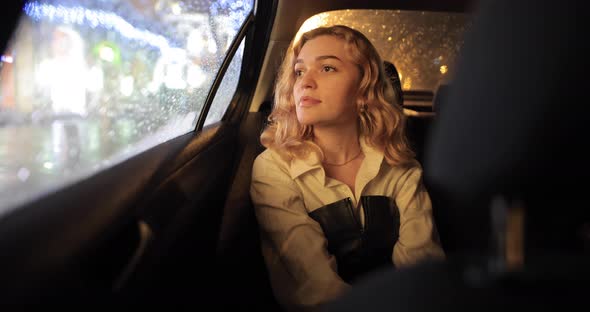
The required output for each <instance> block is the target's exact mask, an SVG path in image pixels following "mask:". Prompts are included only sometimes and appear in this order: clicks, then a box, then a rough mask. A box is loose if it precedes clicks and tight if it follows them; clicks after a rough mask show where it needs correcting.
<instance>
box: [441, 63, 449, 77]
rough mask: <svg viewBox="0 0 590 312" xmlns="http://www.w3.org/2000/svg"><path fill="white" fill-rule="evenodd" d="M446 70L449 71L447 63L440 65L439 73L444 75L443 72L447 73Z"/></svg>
mask: <svg viewBox="0 0 590 312" xmlns="http://www.w3.org/2000/svg"><path fill="white" fill-rule="evenodd" d="M447 71H449V68H448V67H447V65H442V66H441V67H440V73H441V74H443V75H444V74H446V73H447Z"/></svg>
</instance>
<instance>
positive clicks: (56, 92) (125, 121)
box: [0, 0, 253, 216]
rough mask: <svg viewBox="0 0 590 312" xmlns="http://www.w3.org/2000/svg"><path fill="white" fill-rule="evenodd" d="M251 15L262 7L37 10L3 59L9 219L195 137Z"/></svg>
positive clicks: (2, 136) (0, 125) (1, 135)
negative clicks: (21, 207)
mask: <svg viewBox="0 0 590 312" xmlns="http://www.w3.org/2000/svg"><path fill="white" fill-rule="evenodd" d="M252 8H253V0H250V1H247V0H239V1H225V0H221V1H212V0H193V1H188V0H187V1H169V0H157V1H138V0H133V1H126V0H118V1H117V0H113V1H86V0H61V1H30V2H28V3H26V4H25V6H24V8H23V15H22V17H21V20H20V22H19V25H18V27H17V29H16V31H15V33H14V34H13V38H12V40H11V41H10V42H9V43H8V45H7V49H6V50H5V51H4V52H3V53H2V55H1V59H0V216H2V215H3V213H6V212H8V209H9V208H10V207H11V206H15V205H17V204H19V203H21V202H24V201H27V200H31V199H34V198H35V197H37V196H40V195H42V194H44V193H47V192H51V191H53V190H55V189H58V188H60V187H63V186H64V185H66V184H69V183H73V182H76V181H78V180H79V179H81V178H83V177H85V176H88V175H91V174H93V173H95V172H97V171H100V170H103V169H105V168H107V167H110V166H112V165H114V164H116V163H119V162H121V161H123V160H125V159H127V158H129V157H132V156H134V155H136V154H138V153H140V152H142V151H144V150H146V149H149V148H151V147H153V146H155V145H158V144H160V143H162V142H165V141H167V140H170V139H172V138H175V137H177V136H180V135H183V134H186V133H188V132H190V131H193V130H194V128H195V124H196V120H197V119H198V117H199V114H200V112H201V109H202V106H203V103H204V101H205V98H206V96H207V94H208V92H209V89H210V88H211V85H212V83H213V80H214V78H215V75H216V73H217V72H218V70H219V68H220V66H221V63H222V61H223V59H224V58H225V54H226V53H227V51H228V49H229V47H230V45H231V43H232V42H233V40H234V38H235V37H236V35H237V33H238V31H239V29H240V27H241V25H242V24H243V23H244V21H245V19H246V17H247V15H248V14H249V13H250V11H251V10H252ZM240 51H241V50H240ZM240 53H241V52H240ZM239 61H240V63H241V59H240V60H239ZM238 75H239V69H238ZM234 90H235V89H234Z"/></svg>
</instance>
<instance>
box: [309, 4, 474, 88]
mask: <svg viewBox="0 0 590 312" xmlns="http://www.w3.org/2000/svg"><path fill="white" fill-rule="evenodd" d="M469 17H470V16H469V15H468V14H464V13H452V12H449V13H441V12H427V11H400V10H338V11H330V12H324V13H320V14H317V15H314V16H312V17H311V18H309V19H308V20H307V21H305V23H304V24H303V25H302V26H301V29H300V30H299V32H298V35H300V34H301V33H303V32H305V31H308V30H310V29H314V28H317V27H320V26H332V25H337V24H340V25H346V26H349V27H352V28H354V29H356V30H358V31H360V32H362V33H363V34H364V35H365V36H367V38H368V39H369V40H371V42H372V43H373V45H374V46H375V48H376V49H377V51H378V52H379V54H380V55H381V57H382V58H383V60H387V61H390V62H391V63H393V64H394V65H395V67H396V68H397V70H398V72H399V74H400V78H401V84H402V89H404V90H413V91H431V92H434V91H435V90H436V89H437V87H438V85H439V84H440V83H441V82H446V81H448V80H449V79H450V78H449V77H450V76H452V73H453V70H454V68H455V59H456V57H457V55H458V53H459V51H460V49H461V47H462V46H463V35H464V33H465V30H466V29H467V28H468V27H469V26H470V18H469Z"/></svg>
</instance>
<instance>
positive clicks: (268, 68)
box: [250, 0, 475, 112]
mask: <svg viewBox="0 0 590 312" xmlns="http://www.w3.org/2000/svg"><path fill="white" fill-rule="evenodd" d="M474 4H475V1H473V0H448V1H436V0H420V1H403V0H396V1H391V0H390V1H387V0H365V1H357V0H323V1H317V0H299V1H286V0H282V1H281V0H279V1H278V5H277V11H276V16H275V22H274V24H273V27H272V32H271V35H270V40H269V43H268V49H267V51H266V55H265V59H264V63H263V65H262V70H261V72H260V77H259V80H258V85H257V86H256V92H255V94H254V97H253V101H252V103H251V106H250V111H251V112H256V111H258V109H259V107H260V105H261V104H262V103H263V102H264V101H267V100H268V99H270V98H271V96H272V88H273V83H274V79H275V74H276V73H277V71H278V68H279V66H280V63H281V60H282V58H283V56H284V54H285V51H286V50H287V48H288V46H289V43H290V42H291V40H292V38H293V37H295V34H296V33H297V31H298V30H299V28H300V27H301V25H302V24H303V23H304V22H305V21H306V20H307V19H308V18H310V17H312V16H313V15H315V14H318V13H321V12H326V11H333V10H342V9H387V10H395V9H398V10H414V11H416V10H417V11H420V10H424V11H441V12H471V11H473V9H474V7H473V6H474Z"/></svg>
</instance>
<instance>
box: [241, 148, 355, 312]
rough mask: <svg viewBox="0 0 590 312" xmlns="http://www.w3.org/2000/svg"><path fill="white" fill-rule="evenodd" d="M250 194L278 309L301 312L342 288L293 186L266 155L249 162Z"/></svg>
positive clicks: (319, 234) (319, 233) (319, 231)
mask: <svg viewBox="0 0 590 312" xmlns="http://www.w3.org/2000/svg"><path fill="white" fill-rule="evenodd" d="M250 194H251V197H252V201H253V203H254V206H255V211H256V217H257V219H258V223H259V225H260V228H261V238H262V250H263V255H264V258H265V261H266V265H267V268H268V271H269V275H270V279H271V285H272V287H273V291H274V293H275V296H276V297H277V300H278V301H279V302H280V303H281V305H283V306H284V307H285V308H287V309H288V310H305V309H306V308H313V307H317V306H319V305H321V304H323V303H326V302H328V301H330V300H332V299H335V298H336V297H337V296H339V295H341V294H342V293H343V292H344V291H345V290H346V289H348V287H349V286H348V284H346V283H345V282H344V281H343V280H342V279H341V278H340V277H339V276H338V273H337V267H336V259H335V258H334V257H333V256H332V255H330V254H329V253H328V251H327V248H326V245H327V241H326V238H325V236H324V234H323V231H322V229H321V227H320V225H319V224H318V223H317V222H315V221H314V220H313V219H311V218H310V217H309V216H308V214H307V210H306V209H305V206H304V203H303V199H302V197H301V194H300V191H299V188H298V187H297V185H296V184H295V182H294V181H293V180H292V179H291V177H290V175H289V173H288V171H287V169H286V168H281V166H279V165H278V164H277V162H276V161H275V160H273V159H272V157H271V156H270V155H269V153H263V154H261V155H260V156H259V157H258V158H257V159H256V161H255V162H254V167H253V169H252V183H251V188H250Z"/></svg>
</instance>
